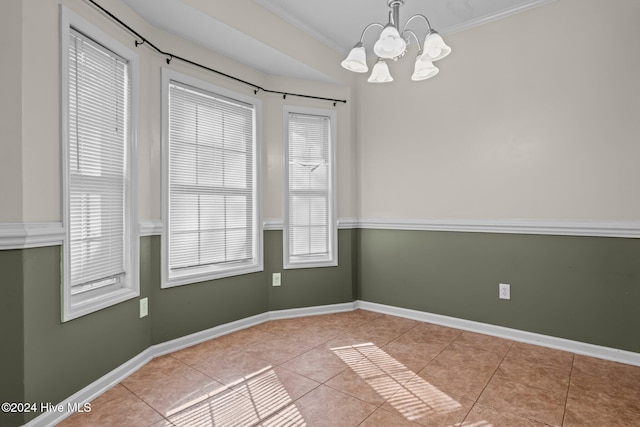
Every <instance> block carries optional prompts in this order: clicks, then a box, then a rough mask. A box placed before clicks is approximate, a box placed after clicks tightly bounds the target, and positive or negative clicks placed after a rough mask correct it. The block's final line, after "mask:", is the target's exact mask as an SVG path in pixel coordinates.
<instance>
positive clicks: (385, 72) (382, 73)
mask: <svg viewBox="0 0 640 427" xmlns="http://www.w3.org/2000/svg"><path fill="white" fill-rule="evenodd" d="M367 81H368V82H369V83H388V82H392V81H393V77H391V73H389V67H388V66H387V63H386V62H384V61H383V60H382V59H379V60H378V62H376V65H374V66H373V71H372V72H371V75H370V76H369V79H368V80H367Z"/></svg>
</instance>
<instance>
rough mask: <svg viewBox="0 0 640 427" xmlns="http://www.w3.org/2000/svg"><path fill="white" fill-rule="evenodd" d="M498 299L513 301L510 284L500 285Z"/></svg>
mask: <svg viewBox="0 0 640 427" xmlns="http://www.w3.org/2000/svg"><path fill="white" fill-rule="evenodd" d="M498 297H499V298H500V299H511V285H510V284H508V283H500V284H499V285H498Z"/></svg>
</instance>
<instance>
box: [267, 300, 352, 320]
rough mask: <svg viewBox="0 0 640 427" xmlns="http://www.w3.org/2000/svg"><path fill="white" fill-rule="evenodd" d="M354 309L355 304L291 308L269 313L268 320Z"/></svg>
mask: <svg viewBox="0 0 640 427" xmlns="http://www.w3.org/2000/svg"><path fill="white" fill-rule="evenodd" d="M355 308H356V303H355V302H345V303H342V304H331V305H320V306H316V307H303V308H292V309H289V310H276V311H270V312H269V320H279V319H292V318H296V317H305V316H317V315H320V314H331V313H342V312H345V311H353V310H355Z"/></svg>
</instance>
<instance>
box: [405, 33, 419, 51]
mask: <svg viewBox="0 0 640 427" xmlns="http://www.w3.org/2000/svg"><path fill="white" fill-rule="evenodd" d="M405 33H406V34H411V35H412V36H413V38H414V39H416V42H417V43H418V51H421V50H422V46H420V39H419V38H418V36H416V33H414V32H413V31H411V30H405V32H404V33H402V35H403V36H404V35H405ZM407 44H409V43H407Z"/></svg>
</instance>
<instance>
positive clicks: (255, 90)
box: [87, 0, 347, 107]
mask: <svg viewBox="0 0 640 427" xmlns="http://www.w3.org/2000/svg"><path fill="white" fill-rule="evenodd" d="M87 1H88V2H89V3H91V4H93V5H94V6H95V7H97V8H98V9H100V10H101V11H102V12H103V13H104V14H106V15H107V16H109V17H110V18H111V19H113V20H114V21H116V22H117V23H118V24H120V25H121V26H123V27H124V28H126V29H127V30H129V32H130V33H131V34H133V35H135V36H136V37H137V38H138V39H140V40H142V41H138V40H136V41H135V45H136V47H138V46H141V45H143V44H146V45H148V46H149V47H150V48H152V49H153V50H155V51H156V52H158V53H160V54H162V55H164V56H166V57H167V58H166V61H167V64H170V63H171V61H172V60H173V59H178V60H180V61H182V62H186V63H187V64H191V65H193V66H196V67H198V68H202V69H204V70H207V71H211V72H212V73H216V74H218V75H221V76H224V77H226V78H228V79H231V80H234V81H236V82H238V83H242V84H245V85H247V86H251V87H252V88H253V93H254V94H256V95H257V94H258V92H260V91H262V92H265V93H275V94H278V95H282V98H283V99H286V98H287V95H289V96H297V97H299V98H311V99H320V100H322V101H329V102H333V106H334V107H335V106H336V104H337V103H338V102H342V103H344V104H346V103H347V101H346V100H345V99H334V98H324V97H322V96H312V95H304V94H301V93H291V92H280V91H278V90H271V89H265V88H263V87H261V86H258V85H256V84H254V83H251V82H248V81H246V80H242V79H239V78H238V77H234V76H232V75H230V74H227V73H223V72H222V71H218V70H215V69H213V68H210V67H207V66H206V65H202V64H199V63H197V62H194V61H191V60H190V59H187V58H183V57H181V56H179V55H175V54H173V53H171V52H165V51H164V50H162V49H160V48H159V47H158V46H156V45H155V44H153V43H152V42H150V41H149V40H148V39H146V38H145V37H144V36H142V34H140V33H138V32H137V31H136V30H134V29H133V28H131V27H130V26H128V25H127V24H125V23H124V22H123V21H122V20H121V19H120V18H118V17H117V16H115V15H114V14H113V13H111V12H109V11H108V10H107V9H105V8H104V7H102V6H100V5H99V4H98V3H96V2H95V1H94V0H87Z"/></svg>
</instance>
